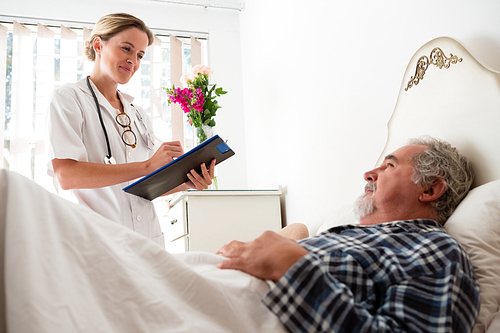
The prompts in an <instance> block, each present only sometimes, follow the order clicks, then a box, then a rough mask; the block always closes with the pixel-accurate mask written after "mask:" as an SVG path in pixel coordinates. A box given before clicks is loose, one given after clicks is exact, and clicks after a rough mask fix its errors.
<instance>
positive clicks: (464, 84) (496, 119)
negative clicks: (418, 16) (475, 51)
mask: <svg viewBox="0 0 500 333" xmlns="http://www.w3.org/2000/svg"><path fill="white" fill-rule="evenodd" d="M421 135H431V136H433V137H436V138H439V139H442V140H445V141H448V142H449V143H451V144H452V145H453V146H455V147H457V148H458V149H459V150H460V152H461V153H462V154H464V155H466V156H467V157H469V158H470V160H471V162H472V166H473V169H474V173H475V175H476V177H475V181H474V184H473V186H474V187H475V186H478V185H481V184H484V183H486V182H489V181H491V180H495V179H500V75H499V73H498V72H495V71H493V70H490V69H488V68H486V67H485V66H483V65H482V64H481V63H479V62H478V61H477V60H476V59H475V58H474V56H473V55H472V54H471V53H470V52H469V51H468V50H467V49H466V48H465V47H464V46H463V45H462V44H461V43H460V42H458V41H456V40H454V39H452V38H449V37H440V38H436V39H434V40H431V41H430V42H428V43H427V44H425V45H424V46H422V47H421V48H420V49H419V50H418V51H417V52H416V53H415V55H414V56H413V57H412V58H411V60H410V62H409V64H408V67H407V69H406V71H405V74H404V76H403V82H402V84H401V89H400V91H399V96H398V100H397V103H396V106H395V108H394V112H393V114H392V117H391V119H390V120H389V123H388V135H387V142H386V146H385V148H384V150H383V152H382V154H381V155H380V158H379V161H378V163H377V164H380V163H381V161H382V160H383V157H384V156H386V155H387V154H389V153H390V152H392V151H394V150H396V149H397V148H399V147H400V146H402V145H404V144H406V143H407V141H408V139H409V138H414V137H419V136H421Z"/></svg>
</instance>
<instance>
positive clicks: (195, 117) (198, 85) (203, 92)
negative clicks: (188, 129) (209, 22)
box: [163, 65, 227, 143]
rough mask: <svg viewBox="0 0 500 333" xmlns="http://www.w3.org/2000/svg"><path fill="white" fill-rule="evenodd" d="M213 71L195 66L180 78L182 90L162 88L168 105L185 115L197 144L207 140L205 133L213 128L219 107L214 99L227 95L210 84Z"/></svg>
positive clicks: (202, 66)
mask: <svg viewBox="0 0 500 333" xmlns="http://www.w3.org/2000/svg"><path fill="white" fill-rule="evenodd" d="M212 73H213V69H212V68H210V67H207V66H204V65H196V66H194V67H193V68H192V69H191V71H190V72H189V73H187V74H185V75H183V76H182V77H181V78H180V81H181V83H182V84H183V87H184V88H179V87H177V88H176V87H175V85H172V88H163V89H164V90H165V91H166V92H167V95H168V104H169V105H170V104H171V103H177V104H179V105H180V107H181V109H182V110H183V111H184V113H187V117H188V121H189V124H190V125H192V126H194V127H195V128H196V136H197V138H198V143H202V142H203V141H205V140H206V139H208V136H207V131H208V130H212V128H213V127H214V126H215V119H214V118H215V114H216V112H217V109H220V106H219V104H218V102H217V100H216V99H215V98H216V97H219V96H221V95H224V94H226V93H227V91H224V90H223V89H222V88H217V86H216V85H215V84H210V83H209V79H210V74H212Z"/></svg>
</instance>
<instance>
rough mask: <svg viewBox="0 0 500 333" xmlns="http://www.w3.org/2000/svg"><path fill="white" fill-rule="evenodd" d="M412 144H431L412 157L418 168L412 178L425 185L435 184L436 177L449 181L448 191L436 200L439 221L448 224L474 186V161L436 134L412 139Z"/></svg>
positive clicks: (415, 166) (447, 183) (435, 205)
mask: <svg viewBox="0 0 500 333" xmlns="http://www.w3.org/2000/svg"><path fill="white" fill-rule="evenodd" d="M409 143H410V144H412V145H423V146H427V147H428V149H426V150H424V151H423V152H422V153H417V154H415V155H414V156H413V157H412V163H413V167H414V168H415V171H414V173H413V176H412V181H413V182H414V183H415V184H416V185H419V186H424V187H430V186H431V185H433V182H434V181H435V179H436V178H442V179H444V181H445V182H446V190H445V192H444V194H443V195H442V196H441V197H440V198H439V199H438V200H437V201H435V202H434V203H433V205H434V208H435V210H436V213H437V222H439V223H441V224H444V223H445V222H446V220H447V219H448V218H449V217H450V216H451V214H452V213H453V212H454V211H455V208H457V206H458V204H459V203H460V202H461V201H462V199H463V198H465V196H466V195H467V192H468V191H469V189H470V187H471V185H472V181H473V180H474V174H473V172H472V167H471V163H470V161H469V159H468V158H467V157H465V156H463V155H461V154H460V153H459V152H458V150H457V149H456V148H455V147H452V146H451V145H450V144H449V143H447V142H444V141H441V140H438V139H435V138H432V137H428V136H424V137H420V138H417V139H411V140H410V142H409Z"/></svg>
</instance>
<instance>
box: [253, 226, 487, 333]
mask: <svg viewBox="0 0 500 333" xmlns="http://www.w3.org/2000/svg"><path fill="white" fill-rule="evenodd" d="M300 244H301V245H302V246H303V247H304V248H306V249H307V250H308V251H309V254H307V255H306V256H305V257H303V258H302V259H300V260H299V261H298V262H297V263H295V265H293V266H292V267H291V268H290V269H289V270H288V271H287V273H286V274H285V275H284V276H283V277H282V278H281V279H280V280H279V281H278V282H277V283H276V285H275V286H274V287H273V288H272V289H271V290H270V291H269V293H268V294H266V295H265V296H264V298H263V299H262V301H263V303H264V304H265V305H266V306H267V307H268V308H269V309H270V310H271V311H272V312H273V313H274V314H276V316H278V318H279V319H280V320H281V322H282V323H283V324H284V325H285V326H286V327H287V328H288V330H289V331H290V332H426V333H427V332H447V333H448V332H469V331H471V330H472V327H473V325H474V323H475V321H476V318H477V315H478V312H479V284H478V282H477V278H476V275H475V273H474V271H473V268H472V265H471V263H470V260H469V257H468V255H467V253H466V252H465V250H464V249H463V248H462V246H461V245H460V244H459V243H458V242H457V241H456V240H455V239H454V238H452V237H451V236H449V235H448V234H446V232H445V231H444V229H443V228H442V227H441V226H440V225H439V224H438V223H437V222H434V221H430V220H411V221H397V222H391V223H385V224H379V225H374V226H352V225H351V226H342V227H336V228H332V229H330V230H328V231H327V232H324V233H322V234H321V235H318V236H315V237H312V238H308V239H305V240H303V241H301V242H300Z"/></svg>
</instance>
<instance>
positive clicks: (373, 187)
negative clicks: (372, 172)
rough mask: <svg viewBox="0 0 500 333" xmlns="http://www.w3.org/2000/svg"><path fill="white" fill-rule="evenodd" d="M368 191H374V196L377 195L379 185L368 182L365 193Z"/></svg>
mask: <svg viewBox="0 0 500 333" xmlns="http://www.w3.org/2000/svg"><path fill="white" fill-rule="evenodd" d="M366 190H372V192H373V194H375V191H376V190H377V184H375V183H374V182H372V181H368V182H367V183H366V185H365V192H366Z"/></svg>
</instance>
